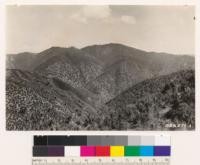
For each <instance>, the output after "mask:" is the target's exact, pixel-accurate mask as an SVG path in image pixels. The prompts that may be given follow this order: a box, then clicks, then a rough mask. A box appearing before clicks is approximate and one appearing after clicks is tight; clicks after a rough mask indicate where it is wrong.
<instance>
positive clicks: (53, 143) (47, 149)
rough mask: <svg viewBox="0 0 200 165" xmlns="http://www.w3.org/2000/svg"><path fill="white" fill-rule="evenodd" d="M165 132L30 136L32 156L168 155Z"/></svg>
mask: <svg viewBox="0 0 200 165" xmlns="http://www.w3.org/2000/svg"><path fill="white" fill-rule="evenodd" d="M170 155H171V145H170V137H169V136H34V146H33V157H127V158H129V157H169V156H170Z"/></svg>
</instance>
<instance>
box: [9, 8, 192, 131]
mask: <svg viewBox="0 0 200 165" xmlns="http://www.w3.org/2000/svg"><path fill="white" fill-rule="evenodd" d="M6 129H7V130H11V131H12V130H13V131H23V130H24V131H26V130H27V131H28V130H130V131H131V130H134V131H135V130H141V131H143V130H144V131H146V130H159V131H160V130H171V131H175V130H194V129H195V7H194V6H147V5H140V6H137V5H118V6H115V5H107V6H87V5H41V6H40V5H20V6H17V5H8V6H6Z"/></svg>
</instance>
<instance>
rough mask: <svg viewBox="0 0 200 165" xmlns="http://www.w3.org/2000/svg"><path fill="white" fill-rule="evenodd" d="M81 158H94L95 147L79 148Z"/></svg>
mask: <svg viewBox="0 0 200 165" xmlns="http://www.w3.org/2000/svg"><path fill="white" fill-rule="evenodd" d="M81 156H95V147H94V146H81Z"/></svg>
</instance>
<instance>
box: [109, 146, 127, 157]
mask: <svg viewBox="0 0 200 165" xmlns="http://www.w3.org/2000/svg"><path fill="white" fill-rule="evenodd" d="M110 156H111V157H120V156H122V157H123V156H124V146H111V147H110Z"/></svg>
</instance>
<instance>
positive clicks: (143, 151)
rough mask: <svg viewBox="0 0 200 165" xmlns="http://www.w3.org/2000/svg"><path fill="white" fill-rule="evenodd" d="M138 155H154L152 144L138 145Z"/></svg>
mask: <svg viewBox="0 0 200 165" xmlns="http://www.w3.org/2000/svg"><path fill="white" fill-rule="evenodd" d="M140 156H154V149H153V146H140Z"/></svg>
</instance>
